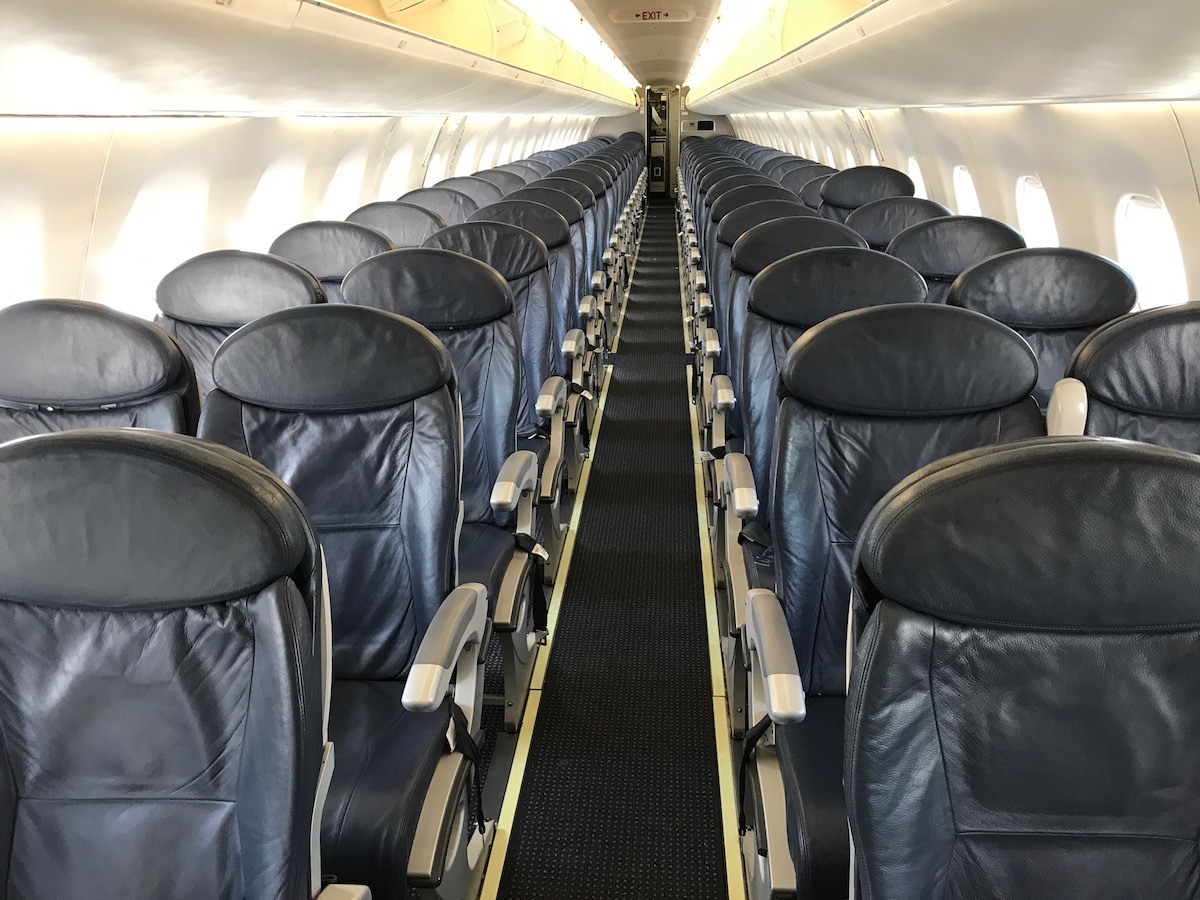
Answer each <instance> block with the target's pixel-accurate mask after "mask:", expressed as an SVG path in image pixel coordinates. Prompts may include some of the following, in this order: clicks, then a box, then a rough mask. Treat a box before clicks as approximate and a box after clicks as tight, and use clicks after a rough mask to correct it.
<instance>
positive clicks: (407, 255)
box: [342, 247, 513, 329]
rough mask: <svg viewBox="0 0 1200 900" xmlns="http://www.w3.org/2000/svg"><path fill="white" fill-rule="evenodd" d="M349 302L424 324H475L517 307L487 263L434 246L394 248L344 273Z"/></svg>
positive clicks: (496, 273)
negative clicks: (514, 306) (405, 248)
mask: <svg viewBox="0 0 1200 900" xmlns="http://www.w3.org/2000/svg"><path fill="white" fill-rule="evenodd" d="M342 292H343V293H344V295H345V297H346V302H347V303H353V304H355V305H357V306H370V307H372V308H374V309H382V310H386V311H387V312H391V313H397V314H398V315H403V316H408V317H409V318H410V319H415V320H416V321H418V322H420V323H421V324H422V325H424V326H425V327H426V328H434V329H437V328H447V329H449V328H475V327H478V326H480V325H484V324H486V323H488V322H494V321H496V320H497V319H500V318H503V317H504V316H506V315H508V314H509V313H511V312H512V311H513V299H512V291H510V290H509V288H508V282H506V281H505V280H504V279H503V278H502V277H501V276H500V273H499V272H497V271H496V270H495V269H493V268H492V267H491V266H489V265H488V264H487V263H484V262H480V261H479V260H477V259H472V258H471V257H469V256H463V255H462V254H461V253H454V252H453V251H450V250H436V249H433V248H426V247H421V248H409V249H407V250H393V251H392V252H391V253H384V254H383V255H381V256H376V257H374V258H372V259H369V260H367V261H366V262H364V263H363V264H362V265H360V266H356V267H355V268H354V270H353V271H352V272H351V273H350V274H349V275H347V276H346V280H345V282H344V283H343V285H342Z"/></svg>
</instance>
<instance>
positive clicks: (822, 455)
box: [771, 251, 1045, 694]
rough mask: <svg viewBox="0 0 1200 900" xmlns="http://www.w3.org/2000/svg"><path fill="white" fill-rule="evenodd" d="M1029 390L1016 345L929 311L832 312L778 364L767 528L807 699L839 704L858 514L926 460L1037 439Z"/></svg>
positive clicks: (997, 332)
mask: <svg viewBox="0 0 1200 900" xmlns="http://www.w3.org/2000/svg"><path fill="white" fill-rule="evenodd" d="M868 252H872V253H873V252H875V251H868ZM1036 382H1037V363H1036V362H1035V361H1034V358H1033V352H1032V351H1031V350H1030V349H1029V345H1028V344H1026V343H1025V342H1024V341H1023V340H1022V339H1021V337H1020V335H1018V334H1017V333H1016V332H1015V331H1013V330H1012V329H1010V328H1008V327H1007V326H1005V325H1001V324H1000V323H999V322H996V321H995V320H993V319H989V318H988V317H987V316H984V315H981V314H979V313H974V312H971V311H970V310H966V309H957V308H955V307H949V306H942V305H939V304H931V303H905V304H898V305H895V306H875V307H871V308H869V309H860V310H855V311H854V312H847V313H842V314H841V315H838V316H834V317H833V318H831V319H827V320H826V321H824V322H822V323H821V324H820V325H817V326H816V327H814V328H810V329H809V330H808V331H807V332H805V333H804V334H803V335H802V336H801V337H800V339H799V340H798V341H796V343H795V344H794V345H793V346H792V348H791V349H790V350H789V351H788V353H787V356H786V358H785V359H784V363H783V367H782V369H781V371H780V381H779V383H780V402H779V407H778V410H777V413H776V420H775V433H776V438H775V443H776V446H777V447H778V448H779V452H778V453H777V455H776V457H775V459H774V461H773V465H774V477H773V479H772V485H771V491H772V495H773V499H772V503H773V505H772V509H771V528H772V532H773V537H774V545H775V579H776V584H777V588H778V594H779V598H780V600H781V601H782V603H783V608H784V612H785V615H786V617H787V620H788V626H789V628H790V630H791V636H792V643H793V644H794V646H795V648H796V656H797V659H798V660H799V663H800V674H801V677H802V678H803V680H804V685H805V687H806V689H808V690H809V691H812V692H815V693H817V694H843V693H845V689H846V625H847V611H848V608H849V603H848V598H849V596H850V560H851V553H852V551H853V547H854V543H855V541H856V540H857V539H858V533H859V529H860V528H861V527H862V523H863V521H864V520H865V519H866V517H867V513H868V512H870V510H871V508H872V507H873V506H874V505H875V504H876V502H878V501H879V499H880V498H881V497H883V495H884V494H885V493H887V491H889V490H890V489H891V488H892V487H893V486H894V485H895V484H896V483H897V482H899V481H900V480H901V479H902V478H904V477H905V476H906V475H908V474H910V473H911V472H914V471H916V470H917V469H919V468H921V466H924V465H927V464H929V463H931V462H933V461H934V460H936V459H940V458H941V457H943V456H948V455H949V454H951V453H958V452H961V451H963V450H969V449H973V448H975V447H983V446H987V445H988V444H994V443H1001V442H1004V441H1012V440H1017V439H1020V438H1028V437H1036V436H1038V435H1040V434H1044V433H1045V432H1044V428H1043V425H1042V414H1041V411H1040V410H1039V409H1038V406H1037V404H1036V403H1034V402H1033V399H1032V398H1031V397H1030V396H1029V392H1030V391H1031V390H1032V389H1033V386H1034V384H1035V383H1036ZM983 552H985V553H986V552H991V548H987V549H985V550H984V551H983Z"/></svg>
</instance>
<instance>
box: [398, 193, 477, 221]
mask: <svg viewBox="0 0 1200 900" xmlns="http://www.w3.org/2000/svg"><path fill="white" fill-rule="evenodd" d="M399 200H400V202H401V203H411V204H412V205H413V206H419V207H421V208H422V209H427V210H429V211H430V212H431V213H437V215H439V216H441V217H442V218H443V219H445V220H446V224H447V225H450V224H452V223H457V222H463V221H466V218H467V216H469V215H470V214H471V213H473V212H475V210H477V209H479V204H478V203H476V202H475V201H474V200H472V199H471V197H470V196H468V195H467V194H464V193H463V192H462V191H459V190H455V189H454V188H452V187H444V186H442V185H434V186H433V187H423V188H417V189H416V190H412V191H409V192H408V193H407V194H404V195H403V196H402V197H400V198H399Z"/></svg>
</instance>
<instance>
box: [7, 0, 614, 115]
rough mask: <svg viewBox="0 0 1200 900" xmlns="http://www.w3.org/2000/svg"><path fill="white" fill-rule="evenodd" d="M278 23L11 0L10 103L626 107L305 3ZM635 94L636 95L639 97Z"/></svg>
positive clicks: (184, 8)
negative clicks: (398, 45) (402, 36)
mask: <svg viewBox="0 0 1200 900" xmlns="http://www.w3.org/2000/svg"><path fill="white" fill-rule="evenodd" d="M242 6H243V8H249V10H251V11H253V12H260V11H261V10H262V9H263V8H264V7H266V8H269V10H270V11H271V12H281V11H283V10H286V9H287V8H290V9H291V14H290V17H287V16H282V15H281V16H280V17H281V18H282V19H283V20H284V21H286V23H287V24H286V25H282V24H280V23H279V22H266V21H261V20H258V18H259V17H254V16H248V15H245V14H240V13H235V12H233V11H234V10H238V9H239V5H234V6H232V7H224V6H218V5H215V4H209V5H205V6H200V5H197V4H194V3H192V2H190V0H188V2H185V0H174V2H166V0H104V2H100V3H88V4H80V3H78V2H77V0H37V2H36V3H19V2H16V0H0V15H2V16H3V18H4V25H5V38H4V41H3V44H2V45H0V110H2V111H3V112H4V113H6V114H18V115H20V114H24V115H143V114H153V113H215V114H249V115H280V114H339V115H404V114H420V113H431V114H453V113H471V112H487V113H503V114H529V115H535V114H543V115H544V114H551V113H553V114H581V115H593V116H597V115H616V114H619V113H621V112H624V111H627V110H629V109H630V108H631V106H632V104H626V103H621V102H619V101H616V100H612V99H609V98H607V97H603V96H601V95H599V94H595V93H592V92H589V91H585V90H583V89H581V88H577V87H574V86H572V85H568V84H565V83H562V82H557V81H554V80H553V79H550V78H546V77H543V76H538V75H535V74H532V73H529V72H523V71H520V70H518V69H514V68H513V67H511V66H506V65H504V64H502V63H498V62H496V61H494V60H491V59H487V58H482V57H478V56H475V55H473V54H470V53H467V52H465V51H461V50H458V49H456V48H453V47H447V46H445V45H442V44H436V43H435V42H433V41H428V40H426V39H423V38H420V37H419V36H415V35H413V36H407V37H406V38H405V40H403V41H400V43H403V44H404V45H405V49H404V50H403V51H402V50H400V49H397V43H398V40H397V34H398V32H396V31H395V30H394V29H391V28H390V27H389V26H386V25H380V24H378V23H372V22H368V21H366V20H362V19H357V18H355V17H353V16H352V15H350V14H347V13H343V12H337V11H334V10H332V9H329V8H325V7H320V6H317V5H314V4H312V3H308V2H301V0H253V2H251V3H249V4H245V5H242ZM631 96H632V95H631Z"/></svg>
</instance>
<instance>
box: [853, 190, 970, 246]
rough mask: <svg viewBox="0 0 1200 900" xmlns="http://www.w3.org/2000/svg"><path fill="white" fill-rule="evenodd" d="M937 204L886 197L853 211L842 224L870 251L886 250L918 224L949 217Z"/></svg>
mask: <svg viewBox="0 0 1200 900" xmlns="http://www.w3.org/2000/svg"><path fill="white" fill-rule="evenodd" d="M952 215H954V213H952V212H951V211H950V210H949V209H947V208H946V207H945V206H942V204H940V203H935V202H934V201H933V200H925V199H923V198H921V197H886V198H884V199H882V200H873V201H871V202H870V203H865V204H863V205H862V206H860V207H858V208H857V209H855V210H854V211H853V212H851V213H850V214H849V215H848V216H847V217H846V224H847V225H849V226H850V227H851V228H853V229H854V230H855V231H857V232H858V233H859V234H861V235H862V236H863V238H864V239H865V240H866V242H867V246H869V247H870V248H871V249H872V250H887V247H888V244H890V243H891V242H892V239H893V238H894V237H895V236H896V235H898V234H899V233H900V232H902V231H904V230H905V229H906V228H910V227H911V226H913V225H916V224H917V223H918V222H928V221H929V220H930V219H940V218H942V217H943V216H952Z"/></svg>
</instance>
